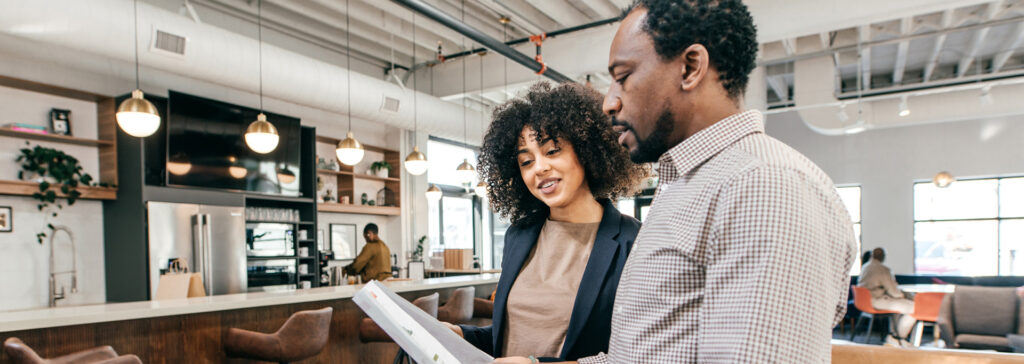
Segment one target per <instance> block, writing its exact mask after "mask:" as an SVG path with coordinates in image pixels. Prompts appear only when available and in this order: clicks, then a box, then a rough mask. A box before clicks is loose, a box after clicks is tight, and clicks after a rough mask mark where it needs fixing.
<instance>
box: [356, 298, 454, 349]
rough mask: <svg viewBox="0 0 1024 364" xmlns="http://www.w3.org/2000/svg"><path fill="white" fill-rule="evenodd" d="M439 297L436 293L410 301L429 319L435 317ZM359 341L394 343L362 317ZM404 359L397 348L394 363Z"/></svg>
mask: <svg viewBox="0 0 1024 364" xmlns="http://www.w3.org/2000/svg"><path fill="white" fill-rule="evenodd" d="M439 296H440V295H438V294H437V293H434V294H432V295H429V296H423V297H420V298H417V299H416V300H414V301H412V304H413V305H415V306H416V307H419V308H420V309H421V310H423V312H426V313H427V314H428V315H430V317H437V301H438V297H439ZM359 341H361V342H363V343H372V342H380V343H390V342H395V341H394V340H393V339H391V336H388V333H387V332H384V329H382V328H380V326H378V325H377V323H376V322H373V320H372V319H370V318H369V317H364V318H363V320H362V321H360V322H359ZM406 359H408V355H407V354H406V353H405V351H404V350H402V348H398V354H395V360H394V363H395V364H399V363H401V362H402V361H404V360H406ZM410 361H411V360H410Z"/></svg>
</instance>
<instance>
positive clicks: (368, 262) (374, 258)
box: [345, 223, 391, 283]
mask: <svg viewBox="0 0 1024 364" xmlns="http://www.w3.org/2000/svg"><path fill="white" fill-rule="evenodd" d="M363 238H365V239H366V245H364V246H363V250H362V251H360V252H359V256H357V257H356V260H355V261H353V262H352V264H349V265H346V266H345V272H346V273H348V274H349V275H355V274H359V275H360V276H361V277H362V279H363V283H366V282H369V281H371V280H374V279H376V280H378V281H383V280H385V279H388V278H391V249H388V246H387V244H384V242H383V241H381V240H380V236H378V235H377V224H373V223H370V224H366V227H365V228H363Z"/></svg>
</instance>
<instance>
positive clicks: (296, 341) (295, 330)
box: [224, 307, 334, 363]
mask: <svg viewBox="0 0 1024 364" xmlns="http://www.w3.org/2000/svg"><path fill="white" fill-rule="evenodd" d="M332 313H334V309H333V308H331V307H325V308H321V309H319V310H309V311H299V312H296V313H295V314H293V315H292V316H291V317H289V318H288V321H285V322H284V325H281V328H279V329H277V331H276V332H274V333H272V334H264V333H260V332H255V331H249V330H242V329H237V328H233V327H232V328H230V329H228V332H227V334H226V335H225V337H224V351H225V352H226V353H227V355H228V356H229V357H237V358H246V359H255V360H263V361H276V362H279V363H286V362H290V361H299V360H303V359H307V358H311V357H313V356H316V355H317V354H319V353H320V351H321V350H323V349H324V346H326V345H327V338H328V334H329V333H330V329H331V315H332Z"/></svg>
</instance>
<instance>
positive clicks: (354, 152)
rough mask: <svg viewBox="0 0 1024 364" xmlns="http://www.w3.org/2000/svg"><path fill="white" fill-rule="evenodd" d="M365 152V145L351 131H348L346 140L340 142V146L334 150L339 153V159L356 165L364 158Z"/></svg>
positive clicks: (346, 163) (347, 163)
mask: <svg viewBox="0 0 1024 364" xmlns="http://www.w3.org/2000/svg"><path fill="white" fill-rule="evenodd" d="M365 152H366V151H365V150H363V145H362V144H360V143H359V141H358V140H356V138H355V137H354V136H352V132H351V131H350V132H348V135H347V136H346V137H345V140H342V141H340V142H338V148H337V149H335V150H334V153H335V154H337V155H338V161H339V162H341V163H344V164H345V165H347V166H354V165H356V163H359V161H361V160H363V154H364V153H365Z"/></svg>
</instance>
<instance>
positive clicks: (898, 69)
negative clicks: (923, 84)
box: [892, 18, 914, 85]
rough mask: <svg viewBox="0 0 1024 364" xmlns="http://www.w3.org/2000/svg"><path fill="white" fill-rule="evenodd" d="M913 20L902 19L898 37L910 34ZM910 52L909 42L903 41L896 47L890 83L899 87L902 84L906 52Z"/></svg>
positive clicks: (905, 68) (905, 66) (905, 67)
mask: <svg viewBox="0 0 1024 364" xmlns="http://www.w3.org/2000/svg"><path fill="white" fill-rule="evenodd" d="M913 25H914V18H903V19H902V20H900V36H904V35H907V34H910V33H911V32H912V31H913ZM908 51H910V41H909V40H905V41H902V42H900V44H898V45H896V64H895V65H893V69H892V83H893V84H895V85H899V84H900V83H902V82H903V72H905V71H906V70H907V52H908Z"/></svg>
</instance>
